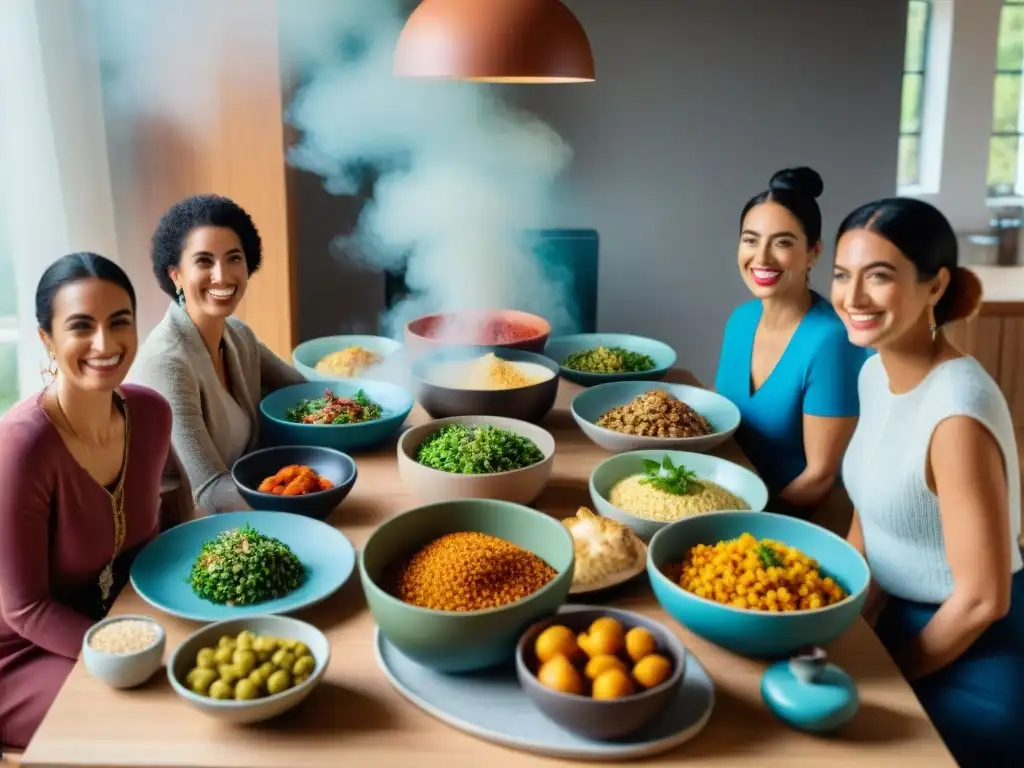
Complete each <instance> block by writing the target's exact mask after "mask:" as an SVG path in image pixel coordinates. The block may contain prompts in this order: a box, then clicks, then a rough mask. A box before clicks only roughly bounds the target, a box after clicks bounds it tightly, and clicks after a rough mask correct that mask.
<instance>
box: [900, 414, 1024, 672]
mask: <svg viewBox="0 0 1024 768" xmlns="http://www.w3.org/2000/svg"><path fill="white" fill-rule="evenodd" d="M928 456H929V469H930V473H929V474H930V476H931V477H932V478H934V486H935V491H936V494H937V495H938V497H939V510H940V513H941V518H942V533H943V538H944V540H945V547H946V558H947V560H948V561H949V567H950V570H951V571H952V573H953V593H952V594H951V595H950V597H949V598H948V599H947V600H946V601H945V602H944V603H943V604H942V606H941V607H940V608H939V610H938V611H937V612H936V613H935V615H934V616H932V618H931V620H930V621H929V622H928V624H927V625H925V628H924V629H923V630H922V631H921V634H919V635H918V636H917V637H915V638H914V639H913V640H911V641H910V642H909V643H908V644H907V645H906V646H904V647H903V648H902V649H901V650H899V651H898V652H897V654H896V663H897V664H899V666H900V669H902V670H903V674H904V675H905V676H906V677H907V679H908V680H916V679H918V678H921V677H925V676H926V675H930V674H931V673H933V672H936V671H938V670H940V669H942V668H943V667H945V666H946V665H948V664H950V663H951V662H953V661H955V660H956V659H957V658H958V657H959V656H960V655H961V654H962V653H963V652H964V651H966V650H967V649H968V648H970V646H971V645H972V644H973V643H974V641H975V640H977V639H978V637H979V636H980V635H981V634H982V633H983V632H984V631H985V630H986V629H988V627H989V626H990V625H991V624H992V623H993V622H995V621H998V620H999V619H1001V618H1002V617H1003V616H1005V615H1006V613H1007V611H1008V610H1009V607H1010V583H1011V582H1010V523H1009V514H1008V511H1007V508H1008V504H1009V502H1008V499H1007V489H1006V472H1007V471H1011V472H1016V471H1017V467H1009V468H1007V467H1005V466H1004V460H1003V454H1002V451H1001V450H1000V449H999V444H998V443H997V442H996V440H995V438H993V436H992V434H991V433H990V432H989V431H988V430H987V429H986V428H985V427H984V426H983V425H982V424H980V423H979V422H978V421H977V420H975V419H972V418H970V417H966V416H955V417H952V418H949V419H946V420H945V421H943V422H942V423H941V424H939V426H938V427H936V429H935V432H934V433H933V435H932V444H931V448H930V450H929V452H928Z"/></svg>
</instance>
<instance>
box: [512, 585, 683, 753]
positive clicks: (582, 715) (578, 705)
mask: <svg viewBox="0 0 1024 768" xmlns="http://www.w3.org/2000/svg"><path fill="white" fill-rule="evenodd" d="M602 616H610V617H611V618H613V619H618V620H619V621H620V622H621V623H622V625H623V627H624V628H625V630H626V631H627V632H628V631H629V630H630V629H632V628H633V627H644V628H645V629H647V630H648V631H649V632H650V633H651V634H652V635H653V636H654V639H655V640H656V641H657V643H658V652H659V653H661V654H662V655H664V656H666V657H667V658H668V659H669V661H671V662H672V674H671V675H669V678H668V679H667V680H666V681H665V682H663V683H661V684H660V685H656V686H654V687H653V688H650V689H648V690H641V691H639V692H637V693H635V694H633V695H632V696H624V697H622V698H620V699H610V700H604V699H592V698H590V697H589V696H577V695H575V694H571V693H562V692H560V691H554V690H552V689H550V688H547V687H545V686H543V685H541V684H540V682H539V681H538V680H537V676H536V672H535V670H536V669H537V667H538V662H537V657H536V655H535V654H534V651H533V645H534V642H535V641H536V639H537V636H538V635H539V634H540V633H541V632H543V631H544V630H545V629H547V628H548V627H550V626H551V625H553V624H561V625H563V626H566V627H568V628H569V629H571V630H572V631H573V632H575V633H577V634H579V633H580V632H583V631H584V630H586V629H587V627H589V626H590V624H591V623H592V622H593V621H594V620H595V619H598V618H600V617H602ZM686 653H687V652H686V646H684V645H683V643H682V641H681V640H680V639H679V638H678V637H676V635H675V634H674V633H673V632H672V631H670V630H669V629H667V628H666V627H664V626H662V625H661V624H659V623H658V622H656V621H653V620H652V619H649V618H647V617H646V616H643V615H641V614H639V613H634V612H632V611H623V610H619V609H617V608H607V607H583V606H574V605H567V606H563V607H562V609H561V610H560V611H559V612H558V613H557V614H555V615H554V616H552V617H550V618H547V619H543V620H542V621H539V622H537V623H536V624H534V625H533V626H532V627H530V628H529V629H528V630H526V632H525V633H524V634H523V636H522V637H521V638H520V639H519V643H518V645H517V646H516V675H517V676H518V678H519V684H520V685H521V686H522V687H523V691H525V693H526V695H527V698H529V699H530V701H531V702H533V704H534V705H535V706H536V707H537V709H539V710H540V711H541V712H543V713H544V714H545V715H546V716H547V717H548V718H549V719H551V720H552V721H553V722H555V723H557V724H558V725H560V726H561V727H562V728H565V729H566V730H567V731H572V732H573V733H576V734H578V735H580V736H583V737H585V738H588V739H596V740H601V741H604V740H611V739H621V738H624V737H626V736H629V735H630V734H631V733H635V732H636V731H638V730H640V729H641V728H643V727H644V726H645V725H647V724H648V723H649V722H651V721H652V720H653V719H654V718H655V717H657V716H658V714H660V713H661V712H662V710H664V709H665V708H666V707H667V706H668V705H669V704H670V703H671V702H672V700H673V699H675V697H676V696H677V695H678V694H679V687H680V686H681V685H682V682H683V673H684V672H685V671H686Z"/></svg>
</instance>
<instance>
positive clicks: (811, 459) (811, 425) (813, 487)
mask: <svg viewBox="0 0 1024 768" xmlns="http://www.w3.org/2000/svg"><path fill="white" fill-rule="evenodd" d="M803 425H804V455H805V456H807V467H806V468H805V469H804V471H803V472H801V473H800V474H799V475H797V476H796V477H795V478H793V480H792V481H790V483H789V485H787V486H786V487H785V488H783V489H782V490H781V491H779V499H781V500H782V501H785V502H787V503H789V504H793V505H795V506H797V507H816V506H818V504H820V503H821V502H822V501H824V500H825V497H826V496H828V495H829V493H830V492H831V491H832V486H833V485H835V482H836V476H837V475H838V474H839V467H840V465H841V464H842V461H843V453H845V451H846V446H847V445H848V444H849V442H850V438H851V437H853V431H854V429H856V428H857V417H856V416H852V417H849V416H848V417H842V418H827V417H823V416H811V415H809V414H806V413H805V414H804V417H803Z"/></svg>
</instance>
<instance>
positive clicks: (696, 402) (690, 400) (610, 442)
mask: <svg viewBox="0 0 1024 768" xmlns="http://www.w3.org/2000/svg"><path fill="white" fill-rule="evenodd" d="M571 411H572V417H573V419H575V421H576V423H577V424H579V426H580V429H582V430H583V434H585V435H586V436H587V437H589V438H590V439H591V440H592V441H594V442H595V443H596V444H597V445H599V446H601V447H602V448H604V449H605V450H606V451H611V452H612V453H624V452H626V451H643V450H651V449H669V450H676V451H692V452H695V453H705V452H707V451H710V450H712V449H714V448H716V447H718V446H719V445H721V444H722V443H724V442H725V441H726V440H728V439H729V438H730V437H732V435H733V433H735V432H736V430H737V429H738V428H739V426H740V410H739V408H737V407H736V405H735V404H734V403H733V402H732V401H731V400H729V399H728V398H726V397H723V396H722V395H720V394H718V393H717V392H712V391H711V390H709V389H704V388H702V387H692V386H690V385H688V384H669V383H666V382H663V381H657V382H654V381H613V382H609V383H607V384H598V385H596V386H593V387H590V388H589V389H584V390H583V391H582V392H580V393H579V394H578V395H576V397H574V398H573V400H572V406H571Z"/></svg>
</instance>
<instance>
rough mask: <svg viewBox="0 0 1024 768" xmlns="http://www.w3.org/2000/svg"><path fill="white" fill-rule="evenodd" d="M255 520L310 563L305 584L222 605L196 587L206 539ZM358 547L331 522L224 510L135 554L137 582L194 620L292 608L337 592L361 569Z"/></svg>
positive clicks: (142, 591) (158, 603)
mask: <svg viewBox="0 0 1024 768" xmlns="http://www.w3.org/2000/svg"><path fill="white" fill-rule="evenodd" d="M246 524H249V525H251V526H252V527H253V528H255V529H256V530H258V531H259V532H260V533H263V534H265V535H267V536H273V537H274V538H276V539H280V540H281V541H283V542H284V543H285V544H287V545H288V546H289V547H291V550H292V551H293V552H294V553H295V555H296V557H298V558H299V560H300V561H301V562H302V564H303V565H304V566H305V567H306V579H305V581H304V582H303V583H302V585H301V586H300V587H299V588H298V589H296V590H295V591H294V592H291V593H289V594H287V595H285V596H284V597H280V598H278V599H276V600H268V601H266V602H263V603H256V604H254V605H241V606H239V605H235V606H231V605H218V604H216V603H211V602H210V601H209V600H204V599H202V598H201V597H199V596H198V595H196V594H195V593H194V592H193V591H192V587H191V586H190V585H189V583H188V579H189V574H190V573H191V572H192V564H193V563H194V562H195V559H196V556H197V555H198V554H199V553H200V552H201V551H202V548H203V544H205V543H206V542H207V541H209V540H211V539H214V538H216V537H217V534H219V533H220V532H221V531H226V530H230V529H232V528H242V527H244V526H245V525H246ZM355 564H356V553H355V549H354V548H353V547H352V544H351V542H349V540H348V539H347V538H345V536H344V534H342V533H341V532H340V531H338V530H336V529H334V528H332V527H331V526H329V525H327V524H326V523H322V522H320V521H319V520H314V519H312V518H309V517H303V516H301V515H291V514H286V513H284V512H222V513H221V514H218V515H210V516H209V517H201V518H199V519H198V520H192V521H190V522H187V523H184V524H182V525H179V526H177V527H175V528H171V529H170V530H169V531H166V532H164V533H163V534H161V535H160V536H159V537H157V538H156V539H154V540H153V541H151V542H150V543H149V544H147V545H146V547H145V548H144V549H143V550H142V551H141V552H140V553H139V554H138V557H136V558H135V562H134V563H133V565H132V570H131V582H132V586H133V587H134V588H135V591H136V592H138V593H139V596H140V597H141V598H142V599H143V600H145V601H146V602H147V603H149V604H150V605H152V606H153V607H154V608H158V609H160V610H161V611H163V612H164V613H167V614H170V615H171V616H177V617H179V618H182V619H188V620H190V621H202V622H210V621H223V620H225V619H237V618H242V617H245V616H257V615H266V614H282V613H292V612H293V611H298V610H300V609H302V608H306V607H308V606H310V605H314V604H315V603H318V602H320V601H321V600H324V599H325V598H327V597H329V596H330V595H332V594H334V593H335V592H337V591H338V590H339V589H340V588H341V587H342V585H344V583H345V582H346V581H348V579H349V577H350V576H351V575H352V571H353V570H355Z"/></svg>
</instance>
